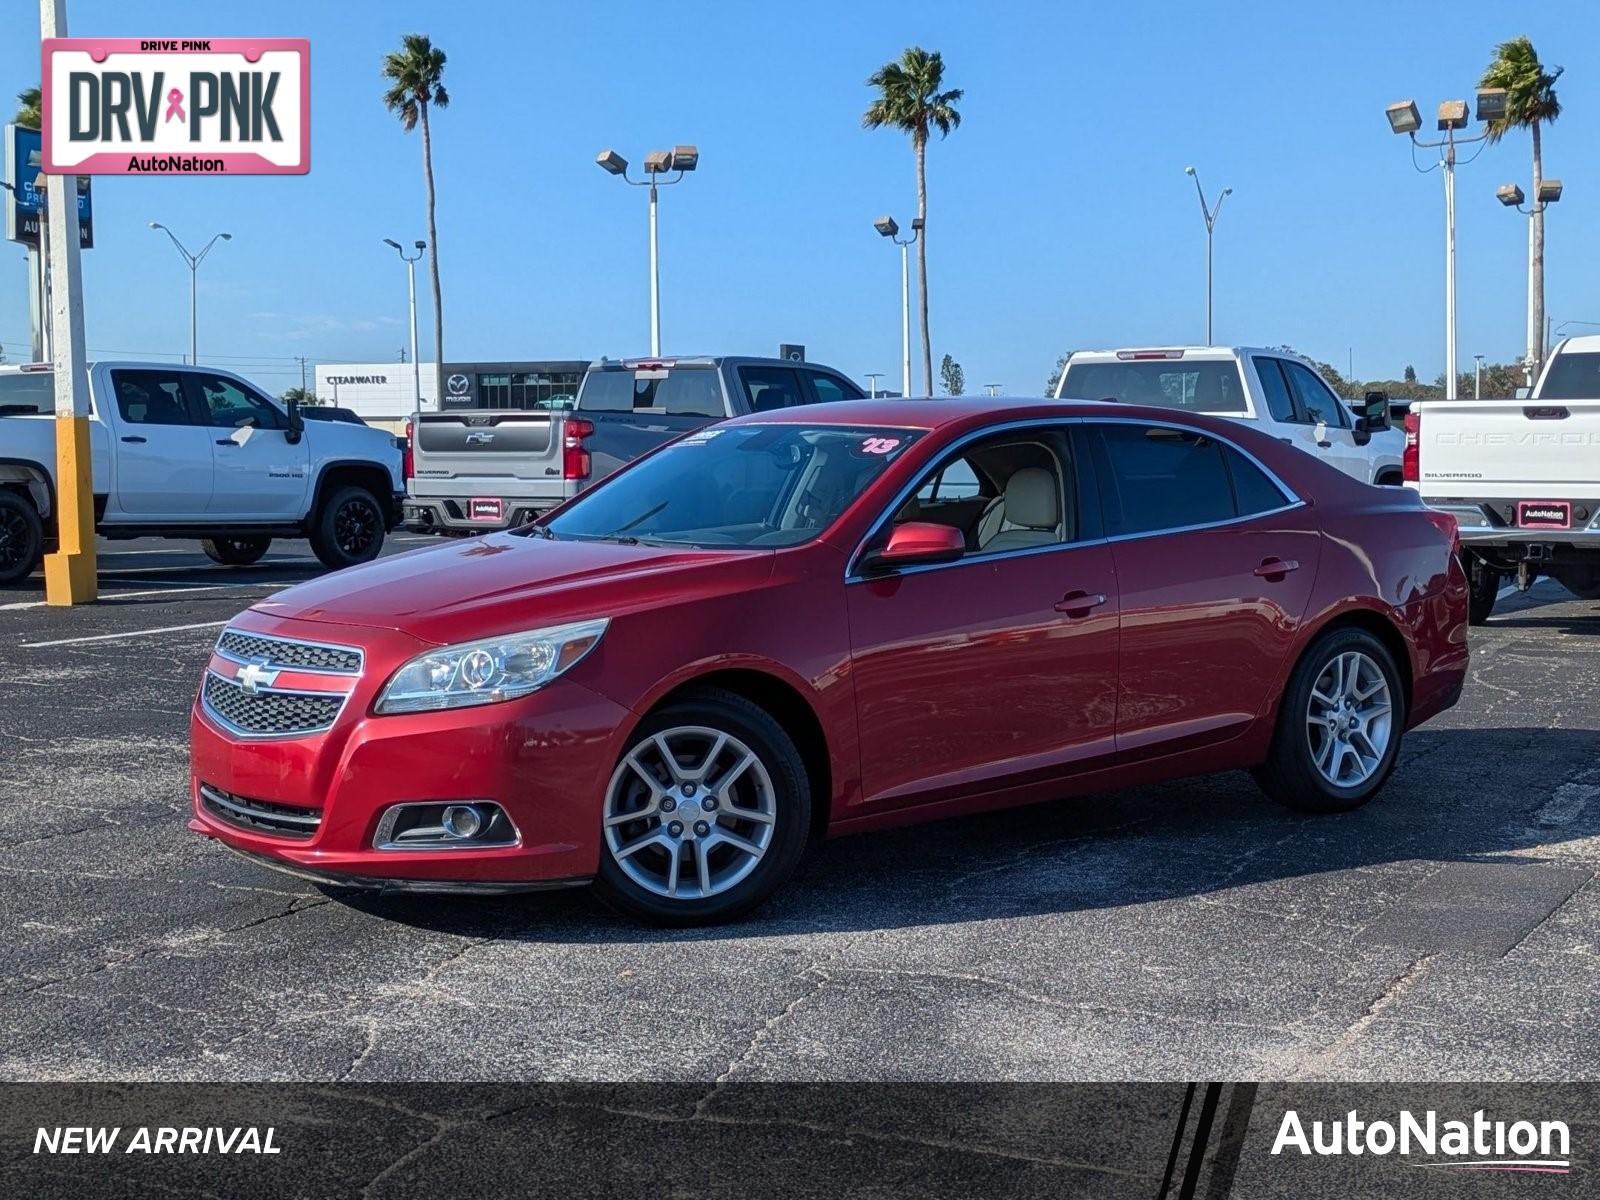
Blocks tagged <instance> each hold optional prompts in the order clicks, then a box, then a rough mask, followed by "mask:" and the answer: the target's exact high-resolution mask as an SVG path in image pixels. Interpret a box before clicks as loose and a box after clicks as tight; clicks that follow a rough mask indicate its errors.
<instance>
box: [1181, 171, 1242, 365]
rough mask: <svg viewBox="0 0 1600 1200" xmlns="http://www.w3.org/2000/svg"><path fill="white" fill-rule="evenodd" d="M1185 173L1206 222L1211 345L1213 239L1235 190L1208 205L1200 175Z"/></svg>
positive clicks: (1207, 330)
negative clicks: (1221, 216) (1223, 206)
mask: <svg viewBox="0 0 1600 1200" xmlns="http://www.w3.org/2000/svg"><path fill="white" fill-rule="evenodd" d="M1183 173H1184V174H1185V175H1187V176H1189V177H1190V178H1191V179H1193V180H1194V190H1195V194H1196V195H1198V196H1199V197H1200V215H1201V216H1202V217H1204V218H1205V222H1206V345H1208V346H1209V345H1211V237H1212V234H1214V233H1215V232H1216V229H1217V214H1218V213H1220V212H1221V211H1222V202H1223V201H1224V200H1226V199H1227V198H1228V197H1229V196H1231V195H1233V189H1232V188H1231V187H1230V188H1223V189H1222V193H1221V195H1219V196H1218V197H1217V203H1216V204H1215V205H1214V206H1208V205H1207V204H1206V193H1205V189H1204V188H1202V187H1201V186H1200V175H1199V173H1198V172H1197V171H1196V170H1195V169H1194V168H1193V167H1185V168H1184V169H1183Z"/></svg>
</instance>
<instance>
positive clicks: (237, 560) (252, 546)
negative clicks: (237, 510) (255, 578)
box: [200, 537, 272, 567]
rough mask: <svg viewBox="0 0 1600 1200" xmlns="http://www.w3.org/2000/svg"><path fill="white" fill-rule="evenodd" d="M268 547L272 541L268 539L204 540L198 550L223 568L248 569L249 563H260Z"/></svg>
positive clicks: (227, 538)
mask: <svg viewBox="0 0 1600 1200" xmlns="http://www.w3.org/2000/svg"><path fill="white" fill-rule="evenodd" d="M270 545H272V539H271V538H269V537H226V538H206V539H205V540H203V541H202V542H201V543H200V549H202V550H204V551H205V552H206V557H207V558H209V559H210V560H211V561H212V562H214V563H221V564H222V565H223V566H225V567H248V566H249V565H250V564H251V563H258V562H260V561H261V556H262V555H263V554H265V553H266V552H267V547H268V546H270Z"/></svg>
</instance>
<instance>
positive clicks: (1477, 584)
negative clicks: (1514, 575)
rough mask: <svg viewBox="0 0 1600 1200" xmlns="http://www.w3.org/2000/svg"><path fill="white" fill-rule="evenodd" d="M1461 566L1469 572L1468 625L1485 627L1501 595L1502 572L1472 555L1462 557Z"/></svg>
mask: <svg viewBox="0 0 1600 1200" xmlns="http://www.w3.org/2000/svg"><path fill="white" fill-rule="evenodd" d="M1461 565H1462V567H1464V568H1465V569H1466V572H1467V588H1468V593H1467V594H1468V599H1467V624H1468V625H1483V624H1485V623H1487V622H1488V620H1489V614H1490V613H1492V612H1493V611H1494V602H1495V600H1496V599H1498V598H1499V595H1500V572H1499V571H1496V570H1495V569H1494V568H1493V567H1491V566H1490V565H1489V564H1488V563H1486V562H1484V561H1483V559H1481V558H1476V557H1474V556H1473V555H1470V554H1465V555H1462V559H1461Z"/></svg>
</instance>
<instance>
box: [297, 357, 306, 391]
mask: <svg viewBox="0 0 1600 1200" xmlns="http://www.w3.org/2000/svg"><path fill="white" fill-rule="evenodd" d="M295 361H296V362H297V363H299V364H300V391H301V392H302V393H304V391H305V390H306V356H305V355H304V354H297V355H295Z"/></svg>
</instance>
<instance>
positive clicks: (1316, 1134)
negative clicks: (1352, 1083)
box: [1272, 1108, 1572, 1175]
mask: <svg viewBox="0 0 1600 1200" xmlns="http://www.w3.org/2000/svg"><path fill="white" fill-rule="evenodd" d="M1570 1142H1571V1134H1570V1133H1569V1131H1568V1129H1567V1123H1566V1122H1565V1121H1539V1122H1538V1123H1535V1122H1533V1121H1511V1122H1506V1121H1494V1120H1490V1119H1489V1118H1488V1117H1487V1116H1485V1115H1484V1112H1483V1110H1482V1109H1479V1110H1478V1111H1477V1112H1475V1113H1473V1114H1472V1119H1471V1120H1470V1121H1441V1120H1440V1119H1439V1114H1438V1113H1436V1112H1434V1111H1433V1110H1431V1109H1430V1110H1429V1111H1428V1112H1426V1113H1424V1114H1423V1115H1422V1116H1421V1118H1418V1117H1417V1115H1416V1114H1415V1113H1413V1112H1411V1111H1410V1110H1409V1109H1401V1110H1400V1111H1399V1112H1398V1113H1396V1114H1395V1115H1394V1116H1393V1117H1392V1118H1390V1119H1385V1120H1377V1121H1369V1120H1365V1119H1363V1118H1362V1116H1361V1114H1360V1113H1359V1112H1357V1111H1356V1110H1355V1109H1351V1110H1350V1111H1349V1112H1348V1113H1346V1114H1345V1116H1344V1118H1343V1119H1342V1120H1333V1121H1312V1122H1311V1126H1310V1132H1309V1133H1308V1132H1307V1129H1306V1124H1305V1122H1303V1121H1301V1119H1300V1114H1299V1113H1298V1112H1297V1111H1295V1110H1294V1109H1292V1108H1291V1109H1289V1110H1288V1111H1287V1112H1285V1113H1284V1114H1283V1120H1282V1122H1280V1123H1279V1125H1278V1136H1277V1139H1276V1140H1275V1141H1274V1142H1273V1143H1272V1153H1274V1154H1283V1153H1285V1152H1288V1151H1294V1150H1298V1151H1299V1152H1300V1153H1301V1154H1302V1155H1306V1156H1308V1157H1309V1156H1311V1155H1318V1156H1328V1155H1337V1154H1349V1155H1352V1156H1354V1155H1361V1154H1371V1155H1373V1156H1374V1157H1377V1158H1382V1157H1384V1156H1385V1155H1389V1154H1398V1155H1401V1156H1402V1157H1409V1156H1411V1155H1419V1156H1424V1157H1427V1158H1430V1159H1442V1160H1444V1161H1434V1162H1412V1163H1409V1164H1408V1165H1409V1166H1414V1167H1445V1168H1455V1169H1459V1170H1463V1171H1527V1172H1531V1173H1535V1174H1545V1175H1565V1174H1568V1173H1569V1172H1570V1171H1571V1170H1572V1163H1571V1161H1570V1160H1569V1159H1568V1157H1567V1156H1568V1154H1569V1153H1570V1152H1571V1151H1570Z"/></svg>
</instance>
